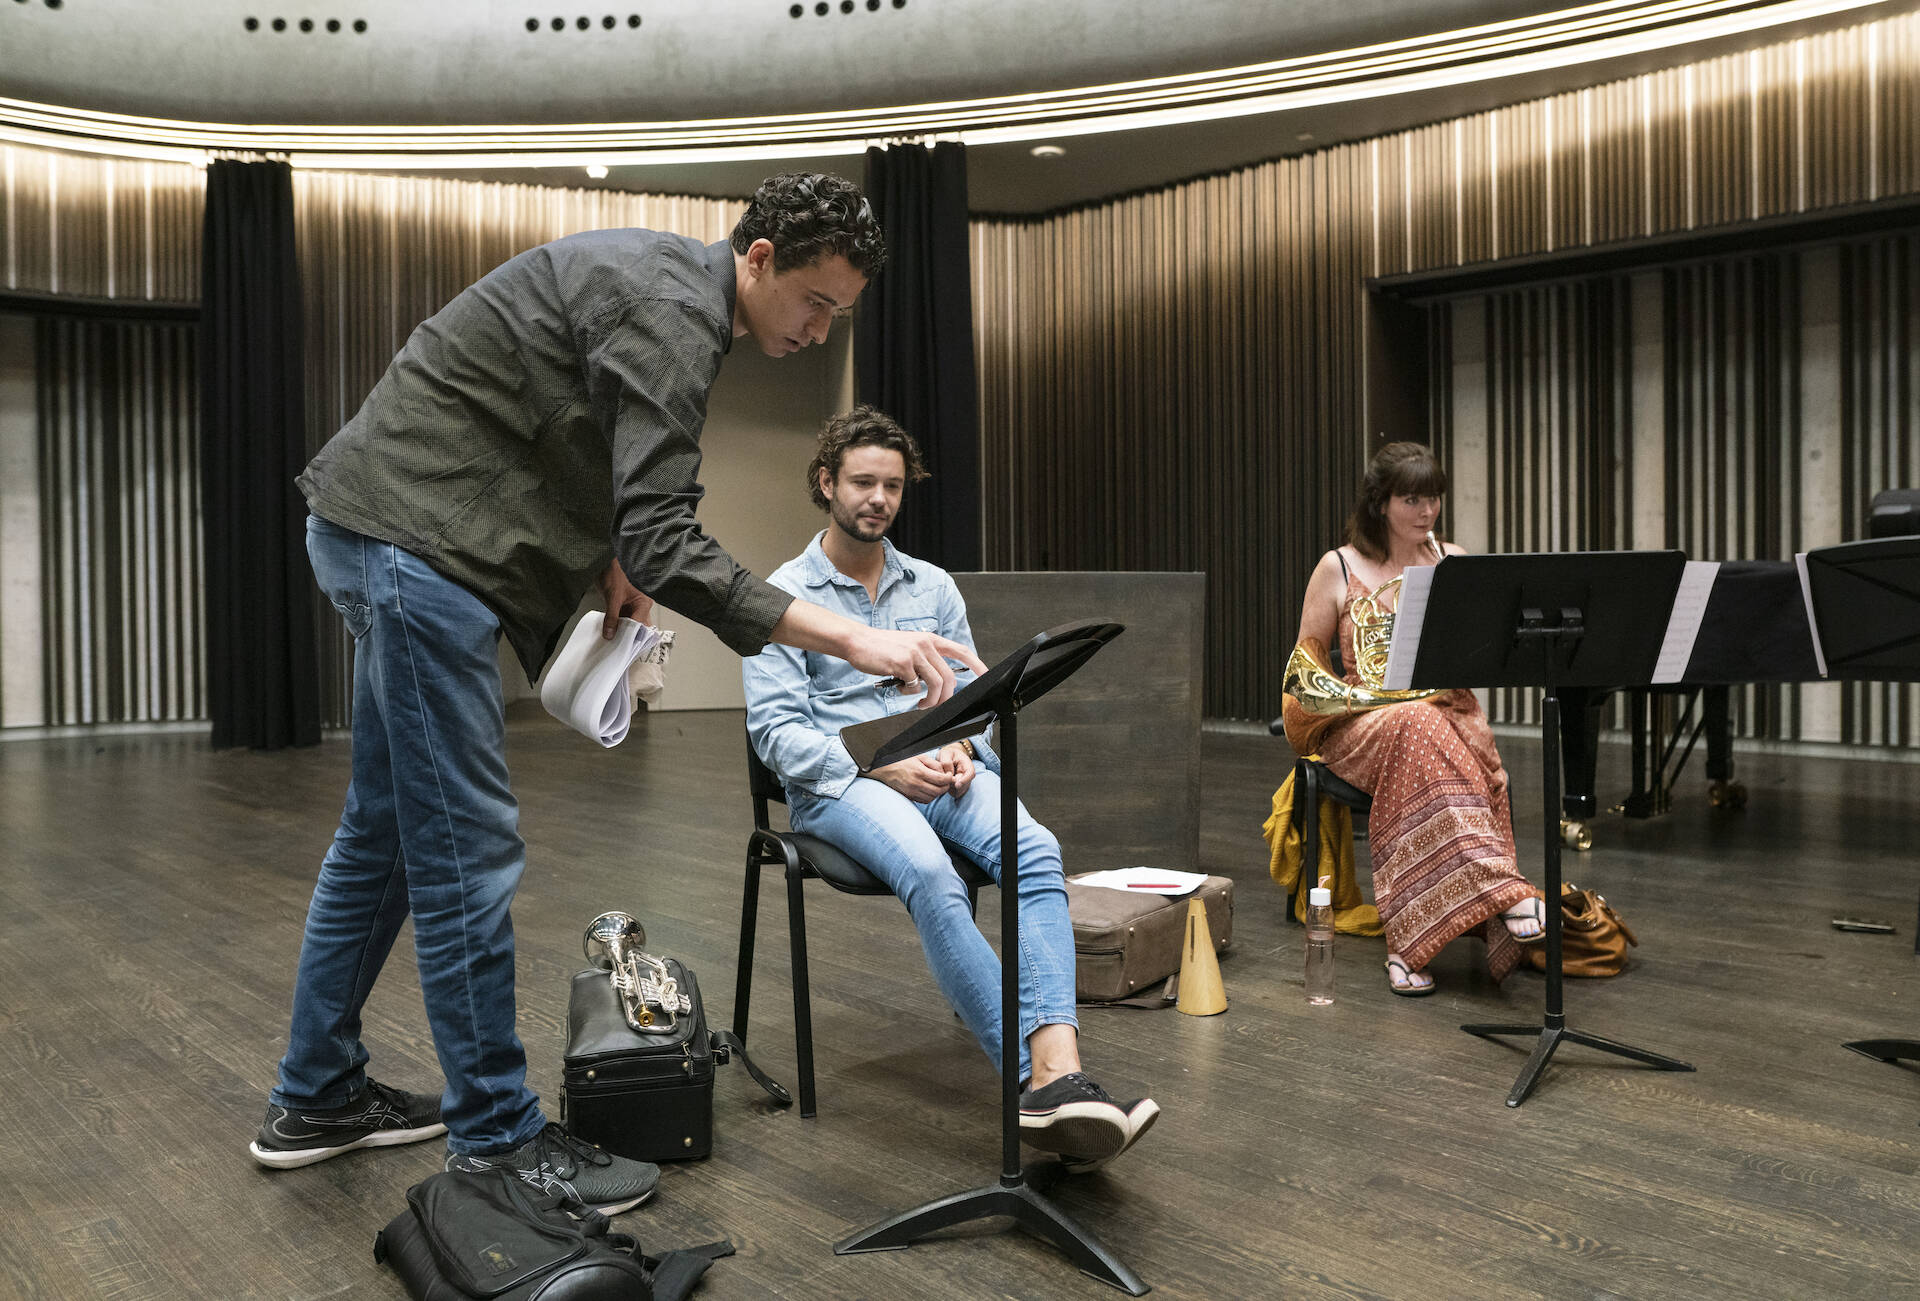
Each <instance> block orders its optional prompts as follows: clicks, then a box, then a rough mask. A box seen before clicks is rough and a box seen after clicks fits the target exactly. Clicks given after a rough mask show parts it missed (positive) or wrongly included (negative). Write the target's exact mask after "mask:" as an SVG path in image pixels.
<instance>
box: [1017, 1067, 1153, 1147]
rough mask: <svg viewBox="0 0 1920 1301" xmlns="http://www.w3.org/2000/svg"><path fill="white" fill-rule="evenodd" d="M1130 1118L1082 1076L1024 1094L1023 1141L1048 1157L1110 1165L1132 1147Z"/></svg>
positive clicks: (1076, 1073) (1065, 1077)
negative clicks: (1115, 1158) (1053, 1153)
mask: <svg viewBox="0 0 1920 1301" xmlns="http://www.w3.org/2000/svg"><path fill="white" fill-rule="evenodd" d="M1129 1131H1130V1127H1129V1125H1128V1123H1127V1113H1126V1111H1125V1110H1124V1109H1123V1108H1122V1107H1121V1106H1120V1104H1119V1103H1117V1102H1115V1101H1114V1100H1113V1099H1112V1098H1110V1097H1108V1096H1107V1091H1106V1090H1105V1089H1103V1088H1101V1087H1100V1086H1099V1085H1098V1084H1095V1083H1094V1082H1093V1081H1092V1080H1090V1079H1088V1078H1087V1076H1086V1074H1085V1073H1084V1072H1082V1071H1074V1072H1072V1073H1071V1074H1068V1075H1062V1076H1061V1077H1060V1078H1059V1079H1057V1080H1055V1081H1054V1082H1053V1083H1051V1084H1049V1085H1047V1086H1046V1087H1045V1088H1044V1089H1032V1090H1029V1091H1028V1092H1026V1093H1023V1094H1021V1095H1020V1138H1021V1140H1022V1141H1024V1142H1026V1143H1028V1144H1031V1145H1032V1146H1034V1147H1037V1148H1039V1149H1040V1150H1041V1151H1042V1152H1057V1153H1059V1154H1060V1156H1061V1157H1063V1158H1064V1157H1073V1158H1076V1159H1078V1160H1081V1161H1106V1160H1111V1159H1112V1158H1113V1157H1116V1156H1118V1155H1119V1154H1120V1152H1121V1151H1122V1150H1123V1149H1124V1148H1125V1147H1126V1145H1127V1140H1128V1138H1129V1137H1130V1132H1129Z"/></svg>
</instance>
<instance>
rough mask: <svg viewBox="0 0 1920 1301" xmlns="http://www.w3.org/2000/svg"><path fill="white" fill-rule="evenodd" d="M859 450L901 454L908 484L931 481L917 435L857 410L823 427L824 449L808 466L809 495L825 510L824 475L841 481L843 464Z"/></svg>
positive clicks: (870, 410)
mask: <svg viewBox="0 0 1920 1301" xmlns="http://www.w3.org/2000/svg"><path fill="white" fill-rule="evenodd" d="M856 447H884V448H886V449H887V450H888V451H890V452H898V453H900V458H901V459H902V460H904V461H905V462H906V463H907V482H908V483H918V482H920V481H921V480H922V479H925V478H927V477H928V474H927V464H926V462H925V460H923V459H922V458H921V456H920V444H918V443H916V442H914V441H913V435H912V434H910V433H908V432H907V431H906V430H904V429H902V428H901V427H900V426H899V425H897V424H895V423H894V420H893V417H892V416H890V415H887V414H886V413H885V412H884V411H875V410H874V409H873V408H872V407H869V406H857V407H855V408H854V409H853V410H851V411H849V412H847V413H846V414H845V415H839V416H834V417H832V418H830V419H829V420H828V421H827V423H826V424H825V425H824V426H822V427H821V430H820V446H819V448H818V450H816V451H815V452H814V454H813V460H812V461H810V462H808V464H807V495H808V496H810V497H812V498H813V504H814V505H816V506H818V507H819V508H820V509H821V510H826V509H827V499H826V496H825V494H823V493H822V492H821V491H820V471H822V470H825V471H826V472H827V478H828V479H830V480H834V481H838V479H839V478H840V462H842V461H844V460H845V459H846V456H847V453H848V452H850V451H852V450H853V449H854V448H856Z"/></svg>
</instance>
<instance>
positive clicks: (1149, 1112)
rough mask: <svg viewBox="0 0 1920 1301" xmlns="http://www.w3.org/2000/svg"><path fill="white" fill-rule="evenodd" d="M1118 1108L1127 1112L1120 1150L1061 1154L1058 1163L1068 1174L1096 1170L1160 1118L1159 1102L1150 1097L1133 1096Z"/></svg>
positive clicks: (1130, 1145) (1126, 1147) (1127, 1147)
mask: <svg viewBox="0 0 1920 1301" xmlns="http://www.w3.org/2000/svg"><path fill="white" fill-rule="evenodd" d="M1120 1109H1121V1110H1122V1111H1124V1112H1126V1113H1127V1141H1126V1142H1124V1143H1122V1144H1121V1145H1120V1151H1119V1152H1115V1153H1114V1154H1113V1156H1103V1157H1096V1158H1087V1157H1078V1156H1062V1157H1061V1158H1060V1164H1061V1166H1062V1167H1064V1168H1065V1169H1066V1172H1067V1173H1068V1174H1070V1175H1083V1174H1086V1173H1088V1172H1089V1171H1092V1170H1098V1169H1099V1168H1100V1167H1101V1166H1103V1165H1105V1164H1106V1163H1107V1162H1109V1161H1111V1160H1113V1157H1115V1156H1119V1155H1120V1154H1121V1153H1122V1152H1125V1151H1127V1150H1128V1149H1129V1148H1131V1147H1132V1146H1133V1145H1134V1144H1135V1143H1138V1142H1139V1141H1140V1136H1141V1135H1142V1134H1144V1133H1146V1132H1147V1131H1148V1130H1150V1129H1152V1128H1153V1122H1154V1121H1156V1120H1158V1119H1160V1104H1159V1103H1157V1102H1155V1101H1154V1100H1153V1099H1152V1098H1135V1099H1134V1100H1133V1101H1132V1102H1123V1103H1121V1104H1120Z"/></svg>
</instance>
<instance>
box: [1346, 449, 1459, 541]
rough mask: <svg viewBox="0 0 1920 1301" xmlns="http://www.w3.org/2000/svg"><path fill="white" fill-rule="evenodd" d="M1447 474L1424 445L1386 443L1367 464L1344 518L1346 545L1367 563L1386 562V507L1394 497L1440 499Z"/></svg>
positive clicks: (1443, 494) (1445, 484)
mask: <svg viewBox="0 0 1920 1301" xmlns="http://www.w3.org/2000/svg"><path fill="white" fill-rule="evenodd" d="M1446 495H1447V472H1446V471H1445V470H1443V469H1441V468H1440V462H1438V461H1436V460H1434V459H1433V453H1432V452H1430V451H1428V450H1427V446H1426V444H1424V443H1388V444H1387V445H1386V446H1385V447H1383V448H1381V449H1380V450H1379V451H1377V452H1375V453H1374V454H1373V459H1372V460H1371V461H1369V462H1367V473H1366V477H1365V478H1363V479H1361V480H1360V498H1359V500H1357V501H1355V502H1354V503H1353V514H1351V515H1349V516H1347V542H1348V544H1349V545H1350V546H1352V547H1353V549H1354V550H1355V551H1358V552H1359V553H1360V554H1361V555H1363V556H1365V557H1366V558H1367V559H1368V560H1372V561H1376V562H1378V561H1384V560H1385V559H1386V558H1387V546H1388V542H1387V503H1388V502H1389V501H1391V500H1392V499H1393V498H1395V497H1406V496H1418V497H1444V496H1446Z"/></svg>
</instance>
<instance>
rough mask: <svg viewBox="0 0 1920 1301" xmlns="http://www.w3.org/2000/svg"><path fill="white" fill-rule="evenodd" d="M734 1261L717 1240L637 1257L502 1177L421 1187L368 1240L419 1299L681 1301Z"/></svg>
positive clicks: (436, 1178)
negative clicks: (715, 1267) (725, 1260)
mask: <svg viewBox="0 0 1920 1301" xmlns="http://www.w3.org/2000/svg"><path fill="white" fill-rule="evenodd" d="M569 1206H571V1207H573V1211H572V1212H571V1213H570V1212H569V1211H568V1209H567V1208H568V1207H569ZM732 1254H733V1244H732V1243H730V1242H715V1243H710V1244H708V1245H707V1246H704V1247H690V1248H686V1249H684V1250H680V1251H670V1252H667V1253H666V1254H665V1255H663V1256H659V1257H654V1256H647V1255H643V1254H641V1251H640V1244H639V1243H638V1242H637V1241H636V1240H635V1239H633V1238H632V1237H629V1236H628V1235H627V1234H624V1233H611V1232H609V1231H608V1227H607V1217H606V1216H604V1215H601V1214H600V1213H599V1212H598V1211H590V1210H583V1209H581V1208H580V1206H579V1203H577V1202H568V1201H567V1200H566V1199H565V1198H563V1197H562V1196H561V1195H560V1194H558V1193H540V1192H536V1191H534V1189H533V1188H531V1187H530V1186H528V1185H527V1184H526V1183H525V1182H523V1181H522V1180H521V1179H520V1178H519V1176H517V1175H515V1174H512V1173H511V1172H509V1171H506V1170H484V1171H478V1172H469V1171H464V1170H450V1171H445V1172H443V1173H441V1174H437V1175H433V1176H430V1177H429V1178H427V1179H424V1180H422V1181H421V1182H419V1183H417V1184H415V1185H414V1186H413V1187H411V1188H409V1189H408V1190H407V1209H406V1210H404V1211H402V1212H401V1213H400V1214H399V1215H398V1216H396V1217H395V1218H394V1220H393V1222H392V1223H391V1224H389V1225H387V1227H386V1228H385V1229H382V1230H381V1231H380V1233H379V1234H378V1235H377V1236H375V1238H374V1240H373V1258H374V1259H375V1260H376V1261H379V1262H381V1263H383V1264H386V1265H390V1266H392V1267H393V1272H394V1273H396V1274H398V1275H399V1276H400V1279H401V1281H402V1282H403V1283H405V1284H406V1285H407V1293H408V1294H409V1295H410V1296H412V1297H414V1298H415V1301H681V1299H682V1298H684V1297H685V1296H686V1295H687V1294H688V1293H689V1292H691V1291H693V1288H694V1285H695V1284H696V1283H698V1282H699V1280H700V1276H701V1275H702V1274H704V1273H706V1272H707V1268H708V1267H709V1266H710V1265H712V1264H713V1262H714V1261H715V1260H716V1259H718V1258H719V1257H721V1256H731V1255H732Z"/></svg>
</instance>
